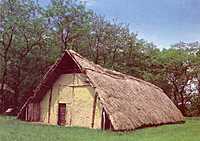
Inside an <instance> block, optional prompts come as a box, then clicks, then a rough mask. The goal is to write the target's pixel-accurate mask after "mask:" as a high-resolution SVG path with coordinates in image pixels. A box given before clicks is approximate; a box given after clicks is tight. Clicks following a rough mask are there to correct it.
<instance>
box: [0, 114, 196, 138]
mask: <svg viewBox="0 0 200 141" xmlns="http://www.w3.org/2000/svg"><path fill="white" fill-rule="evenodd" d="M0 141H200V118H187V121H186V123H185V124H175V125H164V126H160V127H156V128H146V129H140V130H136V131H132V132H128V133H113V132H105V131H104V132H102V131H101V130H93V129H86V128H78V127H69V128H65V127H58V126H45V125H35V124H34V125H33V124H29V123H25V122H22V121H18V120H16V119H15V118H13V117H3V116H0Z"/></svg>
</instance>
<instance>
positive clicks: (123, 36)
mask: <svg viewBox="0 0 200 141" xmlns="http://www.w3.org/2000/svg"><path fill="white" fill-rule="evenodd" d="M66 49H73V50H75V51H77V52H79V53H80V54H81V55H83V56H85V57H86V58H88V59H89V60H92V61H94V62H95V63H96V64H100V65H102V66H104V67H106V68H110V69H114V70H117V71H120V72H123V73H126V74H129V75H133V76H136V77H139V78H141V79H144V80H146V81H149V82H151V83H154V84H155V85H157V86H159V87H161V88H162V89H163V90H164V91H165V93H166V94H167V95H168V96H169V97H170V98H171V99H172V100H173V102H174V103H175V104H176V105H177V107H178V108H179V109H180V110H181V111H182V112H183V114H184V115H188V116H190V115H200V95H199V92H200V73H199V71H200V69H199V68H200V67H199V66H200V43H199V42H194V43H184V42H179V43H177V44H175V45H172V46H171V48H170V49H164V50H160V49H158V48H157V47H156V46H155V45H154V44H153V43H148V42H146V41H145V40H142V39H138V38H137V34H135V33H132V32H131V31H129V27H128V25H125V24H123V23H119V22H117V21H107V20H106V19H105V18H104V17H102V16H99V15H96V14H95V13H94V12H93V11H91V10H89V9H87V8H86V7H85V4H84V3H81V2H80V1H76V0H52V1H51V2H50V3H49V5H48V6H47V7H44V6H42V5H40V4H39V3H37V2H36V1H34V0H1V1H0V112H1V113H3V112H4V111H5V110H6V109H7V108H11V107H12V108H15V111H16V112H17V111H18V110H19V107H20V106H21V104H22V103H23V102H24V101H25V100H26V99H27V97H28V96H30V95H32V92H33V90H34V88H35V87H36V86H37V84H38V83H39V81H40V79H41V78H42V76H43V75H44V74H45V72H46V71H47V70H48V68H49V67H50V66H51V65H52V64H53V63H54V62H55V60H56V59H57V58H58V57H59V56H60V55H61V54H62V53H63V52H64V51H65V50H66Z"/></svg>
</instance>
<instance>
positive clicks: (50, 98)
mask: <svg viewBox="0 0 200 141" xmlns="http://www.w3.org/2000/svg"><path fill="white" fill-rule="evenodd" d="M52 92H53V88H52V87H51V89H50V94H49V107H48V123H50V118H51V100H52Z"/></svg>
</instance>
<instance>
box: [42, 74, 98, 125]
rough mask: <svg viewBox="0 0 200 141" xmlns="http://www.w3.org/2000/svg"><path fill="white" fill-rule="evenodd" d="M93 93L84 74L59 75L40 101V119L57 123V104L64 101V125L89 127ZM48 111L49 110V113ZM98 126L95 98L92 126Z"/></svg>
mask: <svg viewBox="0 0 200 141" xmlns="http://www.w3.org/2000/svg"><path fill="white" fill-rule="evenodd" d="M51 92H52V97H51V101H50V100H49V99H50V95H51ZM94 95H95V92H94V88H92V87H91V86H90V85H89V83H88V82H87V78H86V76H85V75H84V74H64V75H61V76H60V77H59V79H58V80H57V81H56V82H55V83H54V85H53V88H52V90H49V92H48V93H47V94H46V95H45V97H44V98H43V100H42V101H41V103H40V107H41V116H40V120H41V121H42V122H44V123H48V121H49V124H53V125H57V121H58V105H59V103H64V104H66V126H82V127H91V125H92V114H93V108H94ZM49 101H50V109H49ZM48 111H50V114H49V112H48ZM49 116H50V117H49ZM100 127H101V107H100V104H99V101H98V100H97V102H96V110H95V120H94V128H100Z"/></svg>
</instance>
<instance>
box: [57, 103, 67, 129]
mask: <svg viewBox="0 0 200 141" xmlns="http://www.w3.org/2000/svg"><path fill="white" fill-rule="evenodd" d="M65 124H66V104H64V103H59V104H58V125H60V126H64V125H65Z"/></svg>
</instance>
